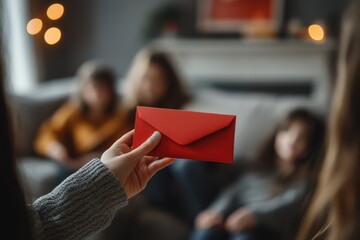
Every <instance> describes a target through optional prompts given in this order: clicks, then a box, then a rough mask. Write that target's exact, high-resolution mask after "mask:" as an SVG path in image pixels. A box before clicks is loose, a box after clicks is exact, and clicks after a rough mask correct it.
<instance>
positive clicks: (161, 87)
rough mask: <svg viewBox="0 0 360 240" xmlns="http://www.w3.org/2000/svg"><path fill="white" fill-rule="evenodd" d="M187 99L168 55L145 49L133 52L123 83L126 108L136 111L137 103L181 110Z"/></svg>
mask: <svg viewBox="0 0 360 240" xmlns="http://www.w3.org/2000/svg"><path fill="white" fill-rule="evenodd" d="M190 99H191V96H190V94H189V92H188V91H187V89H186V88H185V83H184V82H183V79H182V78H181V76H180V74H179V72H178V71H177V69H176V66H175V64H174V62H173V61H172V60H171V58H170V55H169V54H167V53H165V52H162V51H158V50H153V49H148V48H144V49H141V50H140V51H139V52H138V53H137V54H136V56H135V57H134V59H133V62H132V65H131V66H130V69H129V72H128V74H127V76H126V79H125V83H124V103H125V106H127V108H128V109H133V111H135V108H136V106H138V105H140V106H149V107H159V108H171V109H181V108H183V107H184V106H185V105H186V104H187V103H188V102H189V101H190ZM134 114H135V113H134Z"/></svg>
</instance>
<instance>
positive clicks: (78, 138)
mask: <svg viewBox="0 0 360 240" xmlns="http://www.w3.org/2000/svg"><path fill="white" fill-rule="evenodd" d="M76 77H77V79H78V80H79V83H80V84H79V89H78V91H77V92H76V95H75V96H73V97H71V98H70V99H69V100H68V101H67V102H66V103H65V104H63V106H61V107H60V109H58V110H57V112H55V114H54V115H53V116H52V117H51V118H50V119H48V120H47V121H45V122H44V123H43V124H42V126H41V127H40V129H39V132H38V135H37V137H36V139H35V150H36V152H37V153H38V154H39V155H42V156H44V157H47V158H50V159H53V160H55V161H58V162H59V163H60V164H61V165H63V166H65V170H66V175H68V174H69V173H71V172H73V171H76V170H78V169H80V168H81V167H82V166H84V165H85V164H86V163H87V162H89V161H90V160H91V159H94V158H98V157H100V155H101V153H102V152H104V151H105V150H106V149H108V148H109V147H110V146H111V144H112V143H113V142H114V141H115V140H116V139H118V138H119V137H120V136H122V135H123V134H124V133H126V132H128V131H129V130H131V124H130V123H129V120H128V117H127V116H128V115H127V113H126V111H124V108H123V107H121V106H120V101H119V96H118V94H117V92H116V86H115V84H116V75H115V73H114V71H113V70H112V69H111V68H110V67H109V66H108V65H106V64H105V63H103V62H101V61H97V60H90V61H87V62H85V63H84V64H82V65H81V66H80V67H79V69H78V71H77V74H76ZM67 170H69V171H67ZM64 177H65V176H64Z"/></svg>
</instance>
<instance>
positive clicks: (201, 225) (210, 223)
mask: <svg viewBox="0 0 360 240" xmlns="http://www.w3.org/2000/svg"><path fill="white" fill-rule="evenodd" d="M223 221H224V217H223V216H222V215H221V214H219V213H217V212H214V211H211V210H205V211H203V212H201V213H199V214H198V215H197V216H196V218H195V226H196V228H198V229H209V228H212V227H215V226H219V225H221V224H222V223H223Z"/></svg>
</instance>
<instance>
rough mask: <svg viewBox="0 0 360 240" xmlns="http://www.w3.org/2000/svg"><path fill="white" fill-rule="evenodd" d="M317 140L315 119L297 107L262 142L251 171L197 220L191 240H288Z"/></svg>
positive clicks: (311, 176)
mask: <svg viewBox="0 0 360 240" xmlns="http://www.w3.org/2000/svg"><path fill="white" fill-rule="evenodd" d="M323 137H324V123H323V121H322V119H321V118H320V117H318V116H316V115H314V114H313V113H311V112H310V111H308V110H307V109H303V108H298V109H294V110H293V111H291V112H290V113H289V114H288V115H287V116H286V118H285V119H284V120H283V121H282V122H280V124H279V125H278V127H277V128H276V129H275V131H274V132H273V133H272V135H271V136H270V138H269V139H265V141H264V143H263V146H261V148H260V149H259V151H258V155H257V156H256V157H255V159H254V166H253V167H251V168H250V169H248V170H247V171H245V172H243V173H242V174H241V175H240V176H239V177H238V180H236V181H235V182H234V183H232V184H231V186H229V187H228V188H227V189H226V190H225V191H223V192H222V193H221V194H220V195H219V196H218V197H217V198H216V199H215V200H214V201H213V202H212V203H211V204H210V205H209V206H208V208H207V209H206V210H204V211H202V212H201V213H199V214H198V215H197V217H196V218H195V229H194V232H193V233H192V236H191V239H192V240H205V239H208V240H210V239H211V240H215V239H233V240H235V239H236V240H240V239H241V240H248V239H249V240H250V239H251V240H258V239H261V240H265V239H294V237H295V236H294V235H295V233H296V231H297V230H296V229H294V227H296V226H297V225H298V222H299V221H300V219H301V214H302V211H303V210H304V209H305V207H306V203H307V201H305V200H307V198H308V196H309V195H308V194H309V193H311V191H310V190H312V187H313V185H314V183H315V180H316V178H315V177H316V173H317V170H318V164H319V161H318V160H319V156H320V155H319V153H321V149H322V144H323Z"/></svg>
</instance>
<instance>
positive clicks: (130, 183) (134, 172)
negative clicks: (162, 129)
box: [0, 4, 173, 240]
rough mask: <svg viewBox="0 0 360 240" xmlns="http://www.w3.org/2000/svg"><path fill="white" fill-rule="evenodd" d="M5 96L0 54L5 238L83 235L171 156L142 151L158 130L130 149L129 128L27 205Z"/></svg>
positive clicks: (28, 239) (102, 225) (153, 142)
mask: <svg viewBox="0 0 360 240" xmlns="http://www.w3.org/2000/svg"><path fill="white" fill-rule="evenodd" d="M0 5H1V4H0ZM0 7H1V6H0ZM0 45H2V44H1V39H0ZM1 53H2V52H1ZM6 98H7V96H6V90H5V83H4V68H3V57H2V56H1V57H0V113H1V118H0V145H1V147H2V150H1V154H2V159H1V161H0V178H1V181H0V182H1V189H2V194H3V197H2V198H3V206H4V207H6V208H8V211H3V216H2V217H3V218H4V219H5V221H3V223H2V234H3V236H7V238H9V239H14V240H33V239H47V240H51V239H64V240H66V239H79V240H80V239H86V238H87V237H88V236H91V235H92V234H94V233H95V232H97V231H100V230H101V229H104V228H105V227H107V226H108V225H109V224H110V223H111V221H112V219H113V217H114V215H115V214H116V213H117V212H118V210H119V208H121V207H124V206H125V205H126V204H127V203H128V199H129V198H131V197H133V196H135V195H137V194H138V193H139V192H140V191H142V190H143V189H144V188H145V186H146V184H147V182H148V180H149V179H150V178H151V177H152V176H153V175H154V174H155V173H156V172H157V171H158V170H160V169H162V168H164V167H166V166H168V165H169V164H171V163H172V161H173V160H172V159H169V158H164V159H156V158H154V157H147V156H145V155H146V154H147V153H148V152H150V151H151V150H152V149H154V148H155V147H156V145H157V144H158V143H159V141H160V138H161V134H160V133H159V132H155V133H154V134H153V135H152V136H151V137H150V138H149V139H148V140H147V141H146V142H144V143H143V144H142V145H141V146H139V147H138V148H136V149H132V148H131V145H132V138H133V131H130V132H128V133H126V134H125V135H124V136H122V137H121V138H120V139H118V140H117V141H116V142H114V143H113V144H112V145H111V146H110V147H109V148H108V149H107V150H105V151H104V152H103V153H102V154H101V157H100V159H93V160H91V161H90V162H88V163H87V164H85V165H84V166H83V167H82V168H80V169H79V170H78V171H76V172H75V173H74V174H73V175H71V176H69V177H68V178H67V179H65V180H64V181H63V182H62V183H61V184H60V185H59V186H57V187H56V188H55V189H54V190H53V191H52V192H50V193H49V194H47V195H44V196H42V197H40V198H39V199H37V200H36V201H35V202H34V203H33V204H30V205H27V203H26V197H25V193H24V191H23V185H22V183H21V181H20V178H19V173H18V171H17V162H16V159H15V153H14V144H13V132H12V126H11V125H12V124H11V123H12V121H11V119H10V117H11V114H10V109H9V105H8V104H7V99H6Z"/></svg>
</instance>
